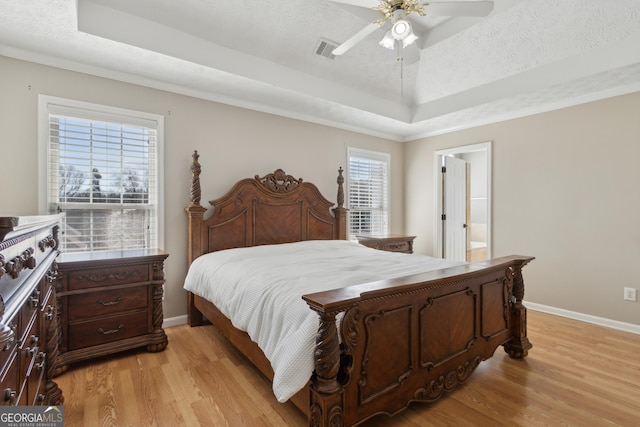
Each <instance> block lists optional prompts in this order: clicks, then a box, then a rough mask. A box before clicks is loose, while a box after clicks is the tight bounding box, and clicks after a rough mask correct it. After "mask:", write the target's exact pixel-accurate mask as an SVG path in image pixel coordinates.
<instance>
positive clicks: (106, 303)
mask: <svg viewBox="0 0 640 427" xmlns="http://www.w3.org/2000/svg"><path fill="white" fill-rule="evenodd" d="M120 301H122V297H118V299H117V300H115V301H109V302H104V301H102V298H100V299H99V300H98V301H97V303H98V304H100V305H104V306H105V307H108V306H110V305H116V304H118V303H119V302H120Z"/></svg>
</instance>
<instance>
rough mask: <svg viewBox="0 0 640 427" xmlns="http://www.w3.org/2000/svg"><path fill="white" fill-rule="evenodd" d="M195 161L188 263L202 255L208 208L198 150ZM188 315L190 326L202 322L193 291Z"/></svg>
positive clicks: (193, 163) (194, 154)
mask: <svg viewBox="0 0 640 427" xmlns="http://www.w3.org/2000/svg"><path fill="white" fill-rule="evenodd" d="M192 157H193V162H192V163H191V190H190V192H189V196H190V199H191V204H190V205H189V206H188V207H186V208H185V209H184V210H185V211H186V212H187V218H188V225H189V228H188V233H187V236H188V246H187V258H188V260H187V261H188V264H187V265H191V262H192V261H193V260H194V259H196V258H198V257H199V256H200V255H202V252H203V248H202V243H203V242H202V233H203V231H202V220H203V217H204V213H205V212H206V211H207V209H206V208H204V207H202V206H201V205H200V162H198V158H199V157H200V155H199V154H198V151H197V150H196V151H194V152H193V156H192ZM187 316H188V318H189V325H190V326H198V325H201V324H202V313H200V311H199V310H198V309H197V308H196V307H195V305H194V298H193V294H192V293H191V292H189V293H188V305H187Z"/></svg>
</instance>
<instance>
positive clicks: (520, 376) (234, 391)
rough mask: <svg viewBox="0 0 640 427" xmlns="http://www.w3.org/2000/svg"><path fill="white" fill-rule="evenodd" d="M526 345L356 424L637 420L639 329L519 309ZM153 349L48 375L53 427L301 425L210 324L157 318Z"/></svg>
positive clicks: (619, 422)
mask: <svg viewBox="0 0 640 427" xmlns="http://www.w3.org/2000/svg"><path fill="white" fill-rule="evenodd" d="M528 314H529V321H528V325H529V338H530V340H531V342H532V343H533V346H534V347H533V349H532V350H531V351H530V352H529V356H528V357H527V358H525V359H524V360H512V359H510V358H509V357H508V356H506V354H505V353H504V351H503V350H502V348H498V350H497V351H496V354H495V355H494V357H493V358H491V359H489V360H487V361H485V362H483V363H482V364H481V365H480V366H479V367H478V369H477V370H476V372H475V373H474V374H473V375H472V377H471V378H470V380H469V381H468V382H467V384H465V385H464V386H463V387H460V388H458V389H457V390H455V391H454V392H453V393H451V394H449V395H448V396H446V397H444V398H443V399H441V400H440V401H438V402H437V403H435V404H430V405H428V404H412V405H411V406H410V407H409V409H408V410H406V411H404V412H402V413H400V414H398V415H396V416H394V417H392V418H389V417H387V416H384V415H382V416H378V417H375V418H373V419H371V420H369V421H367V422H366V423H364V424H363V425H364V426H367V427H370V426H385V427H398V426H499V425H509V426H514V425H518V426H560V425H562V426H637V425H640V356H639V355H640V335H635V334H630V333H624V332H620V331H616V330H612V329H608V328H603V327H599V326H594V325H590V324H586V323H582V322H578V321H574V320H569V319H565V318H561V317H556V316H551V315H548V314H544V313H539V312H534V311H529V313H528ZM166 332H167V335H168V336H169V346H168V347H167V349H166V350H165V351H163V352H161V353H147V352H146V351H144V350H140V351H132V352H129V353H125V354H122V355H119V356H111V357H109V358H102V359H99V360H95V361H92V362H90V363H83V364H77V365H75V366H74V367H72V368H71V369H70V370H69V371H67V372H66V373H64V374H62V375H61V376H59V377H58V378H57V379H56V381H57V382H58V384H59V386H60V387H61V389H62V390H63V393H64V397H65V403H64V411H65V426H66V427H73V426H83V427H84V426H118V427H120V426H171V427H173V426H189V427H191V426H198V425H200V426H233V427H235V426H251V427H253V426H286V425H292V426H304V425H306V419H305V417H304V416H303V415H302V414H301V413H300V412H299V411H298V410H297V409H296V408H295V407H294V406H293V405H292V404H280V403H278V402H277V401H276V400H275V398H274V397H273V394H272V393H271V388H270V384H269V383H268V382H267V381H266V380H265V379H264V378H263V377H262V376H261V375H260V374H259V373H258V371H256V370H255V369H254V368H253V367H252V366H249V365H248V362H247V361H246V360H245V359H244V357H243V356H241V355H240V354H239V353H238V352H237V351H235V350H234V349H233V348H232V347H231V346H230V345H229V344H228V343H227V342H226V341H225V339H224V338H223V337H221V336H220V335H219V334H218V333H217V332H216V331H215V330H214V329H213V327H212V326H206V327H198V328H190V327H188V326H186V325H183V326H178V327H174V328H169V329H167V330H166Z"/></svg>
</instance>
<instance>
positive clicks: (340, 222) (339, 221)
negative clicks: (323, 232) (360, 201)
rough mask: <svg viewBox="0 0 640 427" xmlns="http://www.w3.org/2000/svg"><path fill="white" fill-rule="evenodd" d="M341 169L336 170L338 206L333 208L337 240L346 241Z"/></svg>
mask: <svg viewBox="0 0 640 427" xmlns="http://www.w3.org/2000/svg"><path fill="white" fill-rule="evenodd" d="M342 172H343V170H342V167H340V169H338V181H337V182H338V200H337V201H338V206H337V207H335V208H333V213H334V215H335V218H336V226H337V227H338V230H337V231H338V235H337V236H336V237H337V239H338V240H347V210H348V209H346V208H345V207H344V177H343V176H342Z"/></svg>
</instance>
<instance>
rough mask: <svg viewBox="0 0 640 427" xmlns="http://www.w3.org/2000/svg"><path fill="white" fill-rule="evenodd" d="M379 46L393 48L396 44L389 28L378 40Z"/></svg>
mask: <svg viewBox="0 0 640 427" xmlns="http://www.w3.org/2000/svg"><path fill="white" fill-rule="evenodd" d="M379 44H380V46H382V47H384V48H387V49H391V50H393V49H394V48H395V45H396V39H394V38H393V35H392V34H391V30H389V31H387V33H386V34H385V35H384V37H383V38H382V40H380V42H379Z"/></svg>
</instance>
